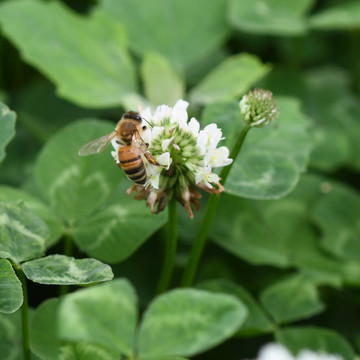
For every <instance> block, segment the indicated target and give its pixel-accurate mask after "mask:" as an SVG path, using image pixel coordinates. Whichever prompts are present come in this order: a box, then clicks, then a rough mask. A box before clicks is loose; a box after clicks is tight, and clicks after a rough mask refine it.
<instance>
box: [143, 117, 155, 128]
mask: <svg viewBox="0 0 360 360" xmlns="http://www.w3.org/2000/svg"><path fill="white" fill-rule="evenodd" d="M141 118H142V119H143V120H144V121H146V122H147V123H148V124H149V125H150V127H153V126H152V124H150V123H149V122H148V121H147V120H146V119H145V118H144V117H141Z"/></svg>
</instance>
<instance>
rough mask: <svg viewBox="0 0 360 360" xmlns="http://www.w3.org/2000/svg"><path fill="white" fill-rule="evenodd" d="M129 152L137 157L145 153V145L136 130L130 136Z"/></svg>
mask: <svg viewBox="0 0 360 360" xmlns="http://www.w3.org/2000/svg"><path fill="white" fill-rule="evenodd" d="M131 151H132V152H133V153H134V154H137V155H143V154H144V153H145V152H146V151H147V145H146V143H145V141H144V140H143V139H142V138H141V136H140V134H139V132H138V131H137V130H136V131H134V133H133V136H132V141H131Z"/></svg>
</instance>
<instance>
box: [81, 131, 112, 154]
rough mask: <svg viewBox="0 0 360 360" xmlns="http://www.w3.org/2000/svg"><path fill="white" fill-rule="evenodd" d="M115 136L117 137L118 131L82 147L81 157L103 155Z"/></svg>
mask: <svg viewBox="0 0 360 360" xmlns="http://www.w3.org/2000/svg"><path fill="white" fill-rule="evenodd" d="M115 136H116V131H113V132H112V133H110V134H107V135H104V136H101V137H99V138H97V139H95V140H92V141H90V142H89V143H87V144H85V145H84V146H83V147H81V149H80V150H79V155H80V156H87V155H92V154H98V153H101V152H102V151H104V150H105V149H106V147H107V146H108V145H109V144H110V143H111V140H112V139H113V138H114V137H115Z"/></svg>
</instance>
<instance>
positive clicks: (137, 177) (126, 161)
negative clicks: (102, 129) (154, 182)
mask: <svg viewBox="0 0 360 360" xmlns="http://www.w3.org/2000/svg"><path fill="white" fill-rule="evenodd" d="M118 155H119V161H120V167H121V168H122V169H123V170H124V172H125V174H126V176H127V177H128V178H129V179H130V180H131V181H133V182H134V183H136V184H140V185H144V184H145V182H146V180H147V175H146V169H145V165H144V162H143V160H142V158H141V156H140V155H136V154H135V153H133V152H132V151H131V146H130V145H129V146H124V147H120V148H119V151H118Z"/></svg>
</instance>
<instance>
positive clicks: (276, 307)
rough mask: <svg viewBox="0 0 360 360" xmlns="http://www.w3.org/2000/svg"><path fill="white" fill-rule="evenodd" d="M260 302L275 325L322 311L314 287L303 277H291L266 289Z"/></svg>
mask: <svg viewBox="0 0 360 360" xmlns="http://www.w3.org/2000/svg"><path fill="white" fill-rule="evenodd" d="M260 300H261V302H262V304H263V305H264V307H265V308H266V310H267V311H268V313H269V314H271V316H272V317H273V318H274V319H275V320H276V322H277V323H284V322H290V321H294V320H299V319H302V318H307V317H310V316H312V315H315V314H317V313H319V312H321V311H322V310H324V304H323V303H322V302H321V301H320V299H319V295H318V293H317V289H316V285H315V284H314V283H312V282H311V280H310V279H308V278H307V277H305V276H292V277H290V278H288V279H285V280H282V281H279V282H278V283H276V284H273V285H271V286H269V287H267V288H266V289H264V290H263V292H262V293H261V295H260Z"/></svg>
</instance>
